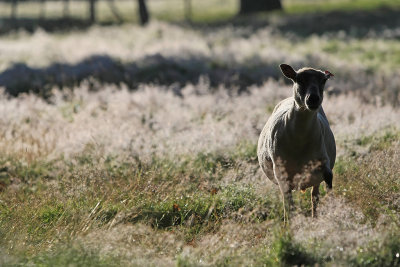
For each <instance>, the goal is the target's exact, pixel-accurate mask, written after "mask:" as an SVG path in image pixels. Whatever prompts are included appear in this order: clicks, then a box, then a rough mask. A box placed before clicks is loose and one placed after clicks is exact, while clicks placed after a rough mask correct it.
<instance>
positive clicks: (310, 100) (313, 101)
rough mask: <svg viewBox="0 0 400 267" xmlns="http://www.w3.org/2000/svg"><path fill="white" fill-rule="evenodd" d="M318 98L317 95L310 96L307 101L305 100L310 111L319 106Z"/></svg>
mask: <svg viewBox="0 0 400 267" xmlns="http://www.w3.org/2000/svg"><path fill="white" fill-rule="evenodd" d="M319 101H320V99H319V96H318V95H317V94H311V95H310V96H309V97H308V98H307V100H306V104H307V106H309V107H310V108H311V109H316V108H318V106H319Z"/></svg>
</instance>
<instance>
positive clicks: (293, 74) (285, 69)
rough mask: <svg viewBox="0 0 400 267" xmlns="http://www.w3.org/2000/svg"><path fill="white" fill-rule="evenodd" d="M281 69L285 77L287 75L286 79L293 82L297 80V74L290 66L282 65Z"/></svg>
mask: <svg viewBox="0 0 400 267" xmlns="http://www.w3.org/2000/svg"><path fill="white" fill-rule="evenodd" d="M279 67H280V68H281V71H282V73H283V75H285V77H286V78H289V79H291V80H293V81H295V80H296V75H297V72H296V71H295V70H294V69H293V68H292V67H291V66H290V65H288V64H281V65H279Z"/></svg>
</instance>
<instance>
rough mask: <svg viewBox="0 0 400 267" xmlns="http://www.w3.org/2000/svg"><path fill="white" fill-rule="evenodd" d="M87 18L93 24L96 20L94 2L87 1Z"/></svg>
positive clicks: (91, 0)
mask: <svg viewBox="0 0 400 267" xmlns="http://www.w3.org/2000/svg"><path fill="white" fill-rule="evenodd" d="M89 16H90V18H89V19H90V22H91V23H94V22H95V20H96V0H89Z"/></svg>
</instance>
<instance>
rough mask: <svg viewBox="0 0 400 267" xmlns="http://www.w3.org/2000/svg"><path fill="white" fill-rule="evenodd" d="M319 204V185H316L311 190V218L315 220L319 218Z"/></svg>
mask: <svg viewBox="0 0 400 267" xmlns="http://www.w3.org/2000/svg"><path fill="white" fill-rule="evenodd" d="M318 202H319V184H318V185H314V186H313V188H312V190H311V205H312V213H311V216H312V217H313V218H314V217H316V216H317V213H316V212H317V205H318Z"/></svg>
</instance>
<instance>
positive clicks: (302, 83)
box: [257, 64, 336, 222]
mask: <svg viewBox="0 0 400 267" xmlns="http://www.w3.org/2000/svg"><path fill="white" fill-rule="evenodd" d="M280 69H281V71H282V73H283V75H284V76H285V77H287V78H289V79H291V80H292V81H293V96H292V97H289V98H287V99H285V100H283V101H281V102H280V103H278V104H277V105H276V107H275V109H274V111H273V112H272V114H271V116H270V117H269V119H268V121H267V123H266V124H265V126H264V128H263V130H262V132H261V134H260V137H259V140H258V147H257V156H258V161H259V164H260V166H261V169H262V170H263V172H264V174H265V175H266V176H267V177H268V178H269V179H270V180H271V181H272V182H274V183H275V184H277V185H278V186H279V189H280V192H281V194H282V200H283V207H284V221H285V222H286V220H288V219H289V213H288V212H289V211H290V209H291V208H293V203H292V202H293V200H292V194H291V192H292V190H295V189H300V190H302V191H303V190H305V189H307V188H309V187H312V193H311V203H312V217H315V216H316V209H317V205H318V201H319V185H320V183H321V182H322V181H325V183H326V185H327V188H328V190H329V191H330V190H331V189H332V180H333V173H332V169H333V166H334V164H335V159H336V144H335V138H334V136H333V133H332V130H331V129H330V126H329V122H328V119H327V117H326V115H325V112H324V110H323V108H322V106H321V104H322V100H323V92H324V86H325V83H326V81H327V80H328V79H329V78H330V77H331V76H333V74H331V73H330V72H329V71H325V72H322V71H320V70H316V69H313V68H302V69H300V70H298V71H295V70H294V69H293V68H292V67H291V66H290V65H287V64H281V65H280Z"/></svg>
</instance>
